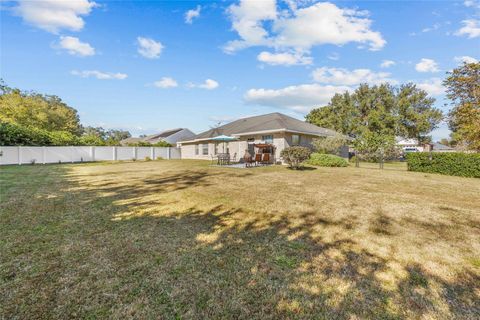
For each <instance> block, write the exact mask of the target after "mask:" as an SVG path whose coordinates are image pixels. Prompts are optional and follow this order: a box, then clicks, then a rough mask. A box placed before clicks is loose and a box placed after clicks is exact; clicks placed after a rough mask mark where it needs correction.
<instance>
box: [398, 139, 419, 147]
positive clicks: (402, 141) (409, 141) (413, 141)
mask: <svg viewBox="0 0 480 320" xmlns="http://www.w3.org/2000/svg"><path fill="white" fill-rule="evenodd" d="M395 141H396V142H397V144H398V145H418V140H417V139H413V138H412V139H409V138H402V137H395Z"/></svg>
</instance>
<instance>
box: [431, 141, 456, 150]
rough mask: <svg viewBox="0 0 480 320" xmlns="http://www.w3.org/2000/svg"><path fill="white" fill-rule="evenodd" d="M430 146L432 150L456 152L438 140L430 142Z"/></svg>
mask: <svg viewBox="0 0 480 320" xmlns="http://www.w3.org/2000/svg"><path fill="white" fill-rule="evenodd" d="M430 146H431V151H432V152H457V150H455V149H454V148H452V147H449V146H446V145H444V144H441V143H438V142H434V143H431V144H430Z"/></svg>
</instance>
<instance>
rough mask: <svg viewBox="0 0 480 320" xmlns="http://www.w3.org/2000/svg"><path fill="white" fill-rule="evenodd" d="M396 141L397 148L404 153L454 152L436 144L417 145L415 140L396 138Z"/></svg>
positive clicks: (450, 148) (452, 149)
mask: <svg viewBox="0 0 480 320" xmlns="http://www.w3.org/2000/svg"><path fill="white" fill-rule="evenodd" d="M396 141H397V146H399V147H401V148H402V149H403V151H404V152H456V150H455V149H454V148H452V147H449V146H446V145H444V144H441V143H438V142H433V143H425V144H419V143H418V140H417V139H404V138H401V137H397V139H396Z"/></svg>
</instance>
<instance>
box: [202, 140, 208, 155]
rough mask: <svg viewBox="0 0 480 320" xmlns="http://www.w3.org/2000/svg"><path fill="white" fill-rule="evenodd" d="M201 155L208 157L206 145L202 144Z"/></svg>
mask: <svg viewBox="0 0 480 320" xmlns="http://www.w3.org/2000/svg"><path fill="white" fill-rule="evenodd" d="M202 154H203V155H204V156H206V155H208V143H204V144H202Z"/></svg>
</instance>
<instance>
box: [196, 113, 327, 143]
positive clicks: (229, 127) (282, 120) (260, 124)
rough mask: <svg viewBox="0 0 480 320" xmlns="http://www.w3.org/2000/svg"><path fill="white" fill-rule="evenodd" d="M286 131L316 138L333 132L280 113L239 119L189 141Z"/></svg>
mask: <svg viewBox="0 0 480 320" xmlns="http://www.w3.org/2000/svg"><path fill="white" fill-rule="evenodd" d="M275 131H287V132H298V133H304V134H311V135H316V136H333V135H335V134H336V132H335V131H333V130H330V129H325V128H321V127H318V126H316V125H314V124H311V123H308V122H305V121H301V120H298V119H295V118H292V117H289V116H287V115H284V114H282V113H278V112H275V113H269V114H264V115H261V116H255V117H249V118H243V119H239V120H236V121H233V122H230V123H227V124H225V125H223V126H220V127H218V128H213V129H210V130H208V131H205V132H202V133H200V134H198V135H196V136H195V137H194V138H193V139H191V140H207V139H209V138H213V137H216V136H220V135H226V136H241V135H247V134H253V133H260V132H275Z"/></svg>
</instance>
